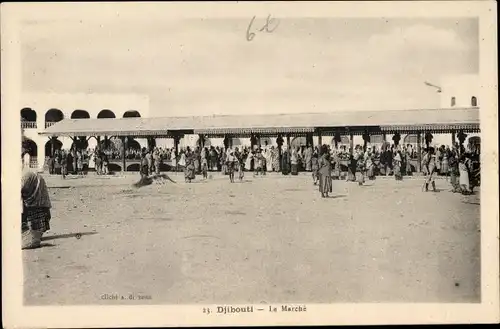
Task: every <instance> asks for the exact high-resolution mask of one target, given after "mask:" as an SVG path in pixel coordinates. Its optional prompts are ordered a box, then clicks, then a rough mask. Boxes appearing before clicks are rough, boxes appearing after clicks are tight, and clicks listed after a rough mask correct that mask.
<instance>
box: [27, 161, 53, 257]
mask: <svg viewBox="0 0 500 329" xmlns="http://www.w3.org/2000/svg"><path fill="white" fill-rule="evenodd" d="M21 199H22V203H23V205H22V206H23V207H22V208H23V212H22V215H21V234H22V249H32V248H38V247H40V244H41V241H42V235H43V234H44V233H45V232H47V231H48V230H50V219H51V214H50V208H51V207H52V205H51V203H50V197H49V191H48V189H47V185H46V184H45V180H44V179H43V178H42V177H41V176H40V175H38V174H36V173H34V172H31V171H27V170H26V171H24V172H23V176H22V180H21Z"/></svg>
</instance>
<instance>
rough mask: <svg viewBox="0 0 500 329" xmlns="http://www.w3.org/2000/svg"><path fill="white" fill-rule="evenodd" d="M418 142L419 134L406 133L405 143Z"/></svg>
mask: <svg viewBox="0 0 500 329" xmlns="http://www.w3.org/2000/svg"><path fill="white" fill-rule="evenodd" d="M417 143H418V136H417V135H415V134H410V135H406V136H405V138H404V139H403V144H404V145H407V144H417Z"/></svg>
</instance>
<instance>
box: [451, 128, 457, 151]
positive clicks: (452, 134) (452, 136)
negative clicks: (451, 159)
mask: <svg viewBox="0 0 500 329" xmlns="http://www.w3.org/2000/svg"><path fill="white" fill-rule="evenodd" d="M455 138H456V137H455V130H453V131H452V132H451V146H452V147H453V146H454V145H455Z"/></svg>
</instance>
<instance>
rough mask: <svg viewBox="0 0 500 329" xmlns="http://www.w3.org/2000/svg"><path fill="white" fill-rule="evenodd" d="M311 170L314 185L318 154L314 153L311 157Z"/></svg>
mask: <svg viewBox="0 0 500 329" xmlns="http://www.w3.org/2000/svg"><path fill="white" fill-rule="evenodd" d="M311 170H312V178H313V184H314V185H316V184H317V183H318V176H319V173H318V171H319V159H318V153H317V152H314V153H313V155H312V157H311Z"/></svg>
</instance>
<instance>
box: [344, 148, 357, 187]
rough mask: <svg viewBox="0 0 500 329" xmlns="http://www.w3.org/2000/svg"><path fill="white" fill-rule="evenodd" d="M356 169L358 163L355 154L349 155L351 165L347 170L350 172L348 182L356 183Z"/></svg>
mask: <svg viewBox="0 0 500 329" xmlns="http://www.w3.org/2000/svg"><path fill="white" fill-rule="evenodd" d="M356 167H357V161H356V158H355V156H354V154H349V165H348V168H347V169H348V172H347V179H346V181H348V182H355V181H356Z"/></svg>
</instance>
